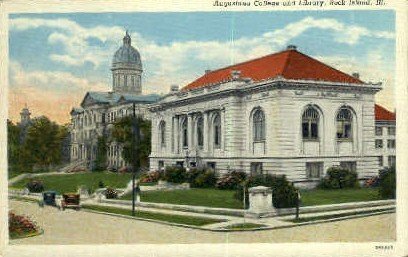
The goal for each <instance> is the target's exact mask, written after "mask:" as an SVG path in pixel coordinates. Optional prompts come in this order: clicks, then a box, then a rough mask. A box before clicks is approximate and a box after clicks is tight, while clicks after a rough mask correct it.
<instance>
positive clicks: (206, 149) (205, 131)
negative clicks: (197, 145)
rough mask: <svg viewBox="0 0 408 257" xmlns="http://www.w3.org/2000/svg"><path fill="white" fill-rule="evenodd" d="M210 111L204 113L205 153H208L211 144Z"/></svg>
mask: <svg viewBox="0 0 408 257" xmlns="http://www.w3.org/2000/svg"><path fill="white" fill-rule="evenodd" d="M208 115H209V114H208V111H205V112H204V115H203V151H204V152H207V151H208V142H209V128H208Z"/></svg>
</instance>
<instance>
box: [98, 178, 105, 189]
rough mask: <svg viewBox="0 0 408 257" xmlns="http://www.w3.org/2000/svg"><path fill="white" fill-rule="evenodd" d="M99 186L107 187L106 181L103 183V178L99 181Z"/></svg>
mask: <svg viewBox="0 0 408 257" xmlns="http://www.w3.org/2000/svg"><path fill="white" fill-rule="evenodd" d="M98 187H99V188H104V187H105V183H103V181H102V180H99V182H98Z"/></svg>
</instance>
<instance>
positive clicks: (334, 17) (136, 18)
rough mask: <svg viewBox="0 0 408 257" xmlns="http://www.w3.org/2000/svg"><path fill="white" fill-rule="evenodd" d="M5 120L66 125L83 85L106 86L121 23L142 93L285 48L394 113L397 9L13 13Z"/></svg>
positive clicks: (86, 87)
mask: <svg viewBox="0 0 408 257" xmlns="http://www.w3.org/2000/svg"><path fill="white" fill-rule="evenodd" d="M9 19H10V20H9V30H10V31H9V58H10V59H9V60H10V61H9V85H10V87H9V118H10V119H12V120H13V121H18V120H19V112H20V111H21V109H22V108H23V107H24V106H25V105H27V106H28V107H29V109H30V111H31V112H32V115H33V116H40V115H46V116H48V117H49V118H51V119H52V120H54V121H56V122H58V123H61V124H62V123H65V122H68V121H69V119H70V116H69V112H70V110H71V109H72V107H75V106H79V105H80V103H81V101H82V99H83V97H84V95H85V93H86V92H87V91H109V90H111V85H112V82H111V80H112V78H111V71H110V68H111V61H112V57H113V54H114V53H115V51H116V50H117V49H118V48H119V47H120V46H121V45H122V38H123V36H124V33H125V30H128V31H129V33H130V35H131V37H132V45H133V46H134V47H135V48H136V49H138V51H139V52H140V54H141V58H142V63H143V76H142V83H143V84H142V87H143V94H149V93H158V94H165V93H167V92H169V89H170V86H171V85H174V84H175V85H179V86H180V87H182V86H185V85H186V84H188V83H189V82H191V81H193V80H194V79H196V78H198V77H200V76H201V75H203V74H204V71H205V70H208V69H212V70H214V69H217V68H221V67H223V66H227V65H231V64H234V63H237V62H242V61H246V60H249V59H253V58H256V57H260V56H264V55H267V54H270V53H274V52H278V51H281V50H283V49H285V48H286V46H287V45H296V46H297V49H298V51H300V52H303V53H305V54H307V55H310V56H312V57H314V58H317V59H319V60H321V61H323V62H325V63H327V64H329V65H331V66H333V67H335V68H337V69H340V70H342V71H344V72H346V73H349V74H352V73H353V72H359V73H360V78H361V79H362V80H364V81H366V82H369V81H371V82H382V83H383V90H382V91H381V92H380V93H378V94H377V95H376V102H377V103H379V104H381V105H383V106H384V107H386V108H388V109H390V110H394V81H395V78H394V74H395V13H394V12H393V11H384V10H382V11H291V12H288V11H285V12H283V11H275V12H190V13H189V12H185V13H181V12H180V13H176V12H174V13H139V12H137V13H65V14H12V15H10V17H9Z"/></svg>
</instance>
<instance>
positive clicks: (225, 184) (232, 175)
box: [215, 171, 246, 189]
mask: <svg viewBox="0 0 408 257" xmlns="http://www.w3.org/2000/svg"><path fill="white" fill-rule="evenodd" d="M245 179H246V173H245V172H240V171H232V172H229V173H227V174H224V175H222V176H221V177H220V178H219V179H218V180H217V183H216V185H215V186H216V187H217V188H218V189H237V188H238V185H239V184H241V183H242V182H243V181H244V180H245Z"/></svg>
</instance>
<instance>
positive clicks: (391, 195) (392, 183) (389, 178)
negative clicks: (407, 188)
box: [379, 166, 397, 199]
mask: <svg viewBox="0 0 408 257" xmlns="http://www.w3.org/2000/svg"><path fill="white" fill-rule="evenodd" d="M396 181H397V180H396V172H395V166H392V167H390V168H385V169H383V170H381V171H380V175H379V182H380V183H379V186H380V188H379V194H380V196H381V197H382V198H384V199H395V196H396V185H397V182H396Z"/></svg>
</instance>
